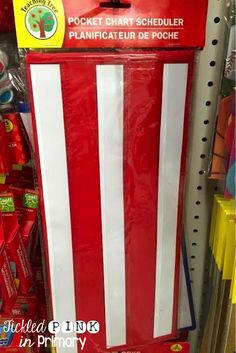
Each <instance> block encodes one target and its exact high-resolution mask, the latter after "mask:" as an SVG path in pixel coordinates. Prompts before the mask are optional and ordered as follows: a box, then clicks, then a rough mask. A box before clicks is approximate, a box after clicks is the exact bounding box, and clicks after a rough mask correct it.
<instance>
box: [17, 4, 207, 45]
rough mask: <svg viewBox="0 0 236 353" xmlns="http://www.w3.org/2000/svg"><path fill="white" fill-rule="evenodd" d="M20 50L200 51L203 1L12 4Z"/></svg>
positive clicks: (204, 21) (203, 18)
mask: <svg viewBox="0 0 236 353" xmlns="http://www.w3.org/2000/svg"><path fill="white" fill-rule="evenodd" d="M14 12H15V21H16V28H17V38H18V46H19V47H20V48H150V47H157V48H159V47H160V48H161V47H163V48H176V47H203V46H204V43H205V23H206V13H207V0H198V1H195V0H182V1H181V2H179V1H175V0H163V1H157V0H145V1H143V0H104V1H99V0H14Z"/></svg>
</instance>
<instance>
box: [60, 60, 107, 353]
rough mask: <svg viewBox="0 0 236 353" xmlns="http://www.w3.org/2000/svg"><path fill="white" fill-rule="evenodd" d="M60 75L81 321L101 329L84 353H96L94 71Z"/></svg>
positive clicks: (65, 68) (99, 308)
mask: <svg viewBox="0 0 236 353" xmlns="http://www.w3.org/2000/svg"><path fill="white" fill-rule="evenodd" d="M61 75H62V91H63V92H62V93H63V100H64V118H65V135H66V147H67V160H68V177H69V191H70V207H71V223H72V242H73V256H74V276H75V298H76V311H77V320H83V321H85V322H87V321H90V320H96V321H99V323H100V333H99V334H96V335H89V334H88V335H87V336H88V341H87V343H86V345H85V349H84V351H83V352H89V353H91V352H93V350H95V349H93V350H92V348H94V347H93V344H92V342H93V341H95V342H96V345H101V346H103V347H105V314H104V311H105V308H104V307H105V304H104V281H103V258H102V234H101V208H100V183H99V156H98V124H97V98H96V70H95V65H94V64H91V63H90V64H89V63H86V61H81V62H79V61H77V62H76V63H75V62H73V63H72V62H70V63H68V64H66V63H65V64H64V63H63V64H62V65H61ZM58 192H60V190H58ZM65 261H66V259H65ZM65 305H66V304H65Z"/></svg>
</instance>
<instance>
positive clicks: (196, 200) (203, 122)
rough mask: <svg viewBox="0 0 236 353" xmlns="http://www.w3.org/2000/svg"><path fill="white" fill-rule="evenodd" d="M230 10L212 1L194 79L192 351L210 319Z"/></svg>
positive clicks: (188, 215) (189, 208) (189, 229)
mask: <svg viewBox="0 0 236 353" xmlns="http://www.w3.org/2000/svg"><path fill="white" fill-rule="evenodd" d="M229 10H230V2H227V1H226V0H209V5H208V19H207V37H206V46H205V48H204V50H203V51H200V52H198V53H197V55H196V65H195V75H194V80H193V96H192V113H191V120H190V133H189V149H188V151H189V157H188V161H187V178H186V193H185V212H184V233H185V237H186V243H187V248H188V255H189V259H188V260H189V268H190V277H191V285H192V291H193V299H194V307H195V314H196V321H197V328H196V330H194V331H193V332H192V333H190V337H189V339H190V342H191V344H192V350H191V353H198V352H199V343H200V335H201V328H202V324H203V322H204V320H205V318H206V314H205V313H206V308H204V297H205V295H206V285H207V275H208V257H209V253H208V238H209V225H210V217H211V206H212V198H213V194H215V193H217V192H219V191H220V186H219V185H217V184H216V183H215V182H214V181H212V180H209V179H208V167H209V161H210V156H211V146H212V139H213V135H214V130H215V122H216V113H217V106H218V101H219V92H220V87H221V78H222V73H223V67H224V53H225V49H226V42H227V35H228V21H227V19H228V18H229ZM204 314H205V315H204Z"/></svg>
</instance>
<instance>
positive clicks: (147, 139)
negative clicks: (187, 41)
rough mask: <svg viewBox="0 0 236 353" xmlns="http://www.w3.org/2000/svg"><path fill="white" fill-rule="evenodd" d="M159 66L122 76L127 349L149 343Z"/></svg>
mask: <svg viewBox="0 0 236 353" xmlns="http://www.w3.org/2000/svg"><path fill="white" fill-rule="evenodd" d="M161 93H162V64H160V63H159V64H158V63H157V62H156V61H155V62H154V61H149V62H146V63H144V62H142V63H141V62H136V63H132V64H130V65H127V67H126V70H125V116H124V130H125V131H124V136H125V137H124V198H125V234H126V282H127V284H126V285H127V287H126V290H127V344H128V345H131V344H137V343H139V342H143V341H148V340H152V339H153V327H154V296H155V273H156V243H157V242H156V239H157V193H158V190H157V186H158V155H159V132H160V116H161V97H162V94H161Z"/></svg>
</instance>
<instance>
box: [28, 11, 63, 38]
mask: <svg viewBox="0 0 236 353" xmlns="http://www.w3.org/2000/svg"><path fill="white" fill-rule="evenodd" d="M26 27H27V29H28V31H29V32H30V33H31V34H32V35H33V36H34V37H35V38H38V39H48V38H50V37H52V36H53V34H54V33H55V32H56V28H57V20H56V17H55V15H54V14H53V12H52V11H51V10H50V9H49V8H47V7H45V6H34V8H32V9H31V10H30V11H29V12H28V13H27V16H26Z"/></svg>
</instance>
